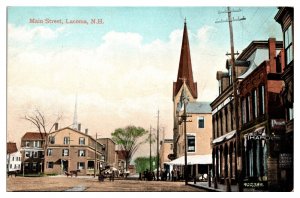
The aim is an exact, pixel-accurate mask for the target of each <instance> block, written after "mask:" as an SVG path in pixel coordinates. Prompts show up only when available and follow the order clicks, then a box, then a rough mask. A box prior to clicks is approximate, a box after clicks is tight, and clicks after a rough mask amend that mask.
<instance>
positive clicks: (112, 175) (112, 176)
mask: <svg viewBox="0 0 300 198" xmlns="http://www.w3.org/2000/svg"><path fill="white" fill-rule="evenodd" d="M111 180H112V181H115V171H114V170H113V171H112V172H111Z"/></svg>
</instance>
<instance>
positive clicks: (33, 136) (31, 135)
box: [22, 132, 47, 140]
mask: <svg viewBox="0 0 300 198" xmlns="http://www.w3.org/2000/svg"><path fill="white" fill-rule="evenodd" d="M46 136H47V134H44V133H40V132H26V133H25V134H24V135H23V137H22V140H44V139H45V137H46Z"/></svg>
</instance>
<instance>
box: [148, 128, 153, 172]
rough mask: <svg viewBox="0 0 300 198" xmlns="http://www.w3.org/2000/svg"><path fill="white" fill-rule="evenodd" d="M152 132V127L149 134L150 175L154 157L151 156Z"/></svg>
mask: <svg viewBox="0 0 300 198" xmlns="http://www.w3.org/2000/svg"><path fill="white" fill-rule="evenodd" d="M151 130H152V127H151V125H150V134H149V139H150V140H149V143H150V173H152V156H151Z"/></svg>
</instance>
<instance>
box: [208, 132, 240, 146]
mask: <svg viewBox="0 0 300 198" xmlns="http://www.w3.org/2000/svg"><path fill="white" fill-rule="evenodd" d="M235 133H236V130H233V131H231V132H229V133H226V134H225V135H222V136H220V137H218V138H216V139H214V140H213V141H212V143H213V144H215V143H220V142H223V141H225V140H229V139H231V138H232V137H233V136H234V135H235Z"/></svg>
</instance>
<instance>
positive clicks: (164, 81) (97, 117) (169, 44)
mask: <svg viewBox="0 0 300 198" xmlns="http://www.w3.org/2000/svg"><path fill="white" fill-rule="evenodd" d="M8 31H9V35H10V38H11V39H19V40H18V42H23V43H25V44H26V43H27V42H28V41H30V40H34V39H35V38H44V39H52V38H55V37H57V36H58V35H59V33H61V32H63V31H64V30H63V29H55V30H51V29H49V28H42V27H35V28H33V29H29V28H26V27H15V26H13V25H10V27H9V30H8ZM211 31H213V28H211V27H207V26H205V27H203V28H200V29H199V30H198V31H197V35H198V36H197V37H195V38H192V39H191V38H190V48H191V57H192V64H193V72H194V80H195V81H197V83H198V93H199V100H201V101H212V100H213V99H214V98H215V93H216V92H217V81H216V80H215V73H216V70H217V67H218V66H220V65H221V64H223V62H222V61H223V60H222V56H220V54H221V53H224V50H223V49H220V48H219V47H218V46H215V45H214V44H213V43H210V42H207V43H206V44H205V45H203V42H204V41H207V38H208V36H207V35H209V34H210V33H211ZM182 33H183V31H182V30H174V31H172V32H171V33H170V35H169V40H168V41H166V42H164V41H161V40H159V39H156V40H154V41H152V42H150V43H143V37H142V36H141V35H140V34H138V33H133V32H116V31H111V32H108V33H106V34H105V35H104V36H103V37H102V40H103V43H102V44H101V45H99V46H97V47H94V48H89V49H86V48H85V49H82V48H68V49H62V48H51V50H48V49H43V50H42V49H39V48H38V47H37V46H35V47H33V48H28V49H27V50H23V49H21V48H19V47H18V46H19V45H15V44H14V43H12V45H10V46H9V49H8V76H7V79H8V84H7V86H8V93H7V97H8V98H7V100H8V101H9V102H8V131H9V132H12V131H13V132H14V135H13V136H14V137H12V135H10V136H8V137H9V138H14V139H18V138H20V137H21V135H22V134H24V132H25V131H24V129H26V128H29V127H28V123H26V122H24V121H23V122H20V120H19V119H18V117H19V115H23V114H24V112H26V111H28V109H32V108H34V107H41V108H43V109H47V111H50V112H51V113H52V115H55V113H57V112H63V113H64V116H65V119H64V121H63V122H62V123H61V125H65V126H67V125H69V124H70V123H71V122H72V119H73V112H74V102H75V94H76V92H77V94H78V119H79V121H80V122H81V123H82V126H83V127H82V128H89V131H90V133H91V134H94V133H96V132H97V133H98V132H101V135H102V137H109V136H110V133H111V132H112V131H113V130H114V129H115V128H118V127H124V126H126V125H128V124H134V125H139V126H142V127H145V128H146V129H148V127H149V126H150V124H155V123H156V113H157V110H158V108H159V109H160V113H161V122H160V123H161V125H163V126H164V127H165V130H166V131H165V132H166V137H167V138H172V129H173V126H172V124H173V116H172V114H173V109H172V86H173V81H175V80H176V77H177V71H178V65H179V58H180V51H181V41H182ZM193 33H194V32H189V34H193ZM44 34H46V35H47V36H46V35H44ZM18 35H23V39H24V40H23V39H20V38H18ZM205 39H206V40H205ZM58 45H59V43H58ZM16 123H17V124H16ZM33 129H34V128H33Z"/></svg>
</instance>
